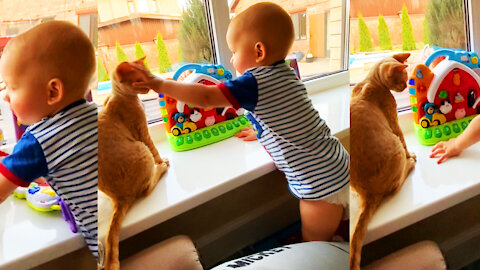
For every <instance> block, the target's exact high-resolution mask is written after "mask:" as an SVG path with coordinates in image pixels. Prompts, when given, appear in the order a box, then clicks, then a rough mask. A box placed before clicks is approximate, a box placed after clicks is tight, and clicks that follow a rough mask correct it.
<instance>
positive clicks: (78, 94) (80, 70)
mask: <svg viewBox="0 0 480 270" xmlns="http://www.w3.org/2000/svg"><path fill="white" fill-rule="evenodd" d="M94 71H95V54H94V49H93V46H92V43H91V42H90V40H89V39H88V37H87V36H86V35H85V34H84V33H83V32H82V30H81V29H80V28H78V27H76V26H75V25H73V24H71V23H68V22H63V21H52V22H47V23H42V24H40V25H38V26H36V27H34V28H32V29H30V30H28V31H26V32H24V33H22V34H20V35H18V36H16V37H14V38H13V39H11V40H10V41H9V42H8V44H7V46H6V47H5V50H4V52H3V55H2V58H1V59H0V74H1V77H2V79H3V81H4V82H5V84H6V85H7V92H6V95H5V100H6V101H8V102H9V103H10V107H11V109H12V110H13V112H14V113H15V114H16V115H17V117H18V120H19V121H20V122H21V123H22V124H27V125H29V124H33V123H36V122H38V121H40V120H41V119H42V118H44V117H48V116H53V115H55V114H56V113H57V112H59V111H60V110H61V109H63V108H64V107H66V106H67V105H69V104H70V103H72V102H74V101H76V100H79V99H82V98H84V97H85V94H86V91H87V90H88V84H89V82H90V79H91V78H92V75H93V73H94Z"/></svg>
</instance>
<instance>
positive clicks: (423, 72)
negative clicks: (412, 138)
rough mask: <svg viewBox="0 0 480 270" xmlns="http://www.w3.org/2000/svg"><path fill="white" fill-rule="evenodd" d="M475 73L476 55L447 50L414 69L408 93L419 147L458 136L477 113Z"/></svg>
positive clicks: (479, 81)
mask: <svg viewBox="0 0 480 270" xmlns="http://www.w3.org/2000/svg"><path fill="white" fill-rule="evenodd" d="M442 58H443V60H442ZM438 60H440V62H438ZM432 62H433V63H434V64H432V65H431V66H429V65H430V64H431V63H432ZM435 62H437V64H436V65H435ZM477 72H480V69H479V58H478V55H477V54H476V53H475V52H467V51H454V50H448V49H442V50H438V51H436V52H435V53H433V54H432V55H431V56H430V57H429V58H428V59H427V61H426V62H425V65H424V64H420V65H417V66H416V67H415V68H414V70H413V71H412V73H411V74H410V76H409V80H408V92H409V94H410V103H411V106H412V111H413V118H414V121H415V130H416V134H417V137H418V139H419V141H420V143H421V144H423V145H434V144H436V143H437V142H440V141H445V140H448V139H450V138H454V137H456V136H458V135H459V134H461V133H462V131H463V130H465V128H467V126H468V124H469V123H470V121H471V120H472V119H473V118H474V117H475V116H477V115H478V114H479V113H480V105H479V103H480V76H479V75H478V73H477Z"/></svg>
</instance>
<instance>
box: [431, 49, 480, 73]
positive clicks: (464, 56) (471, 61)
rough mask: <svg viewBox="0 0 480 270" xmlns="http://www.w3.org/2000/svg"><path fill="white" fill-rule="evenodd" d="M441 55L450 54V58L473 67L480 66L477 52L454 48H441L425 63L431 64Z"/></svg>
mask: <svg viewBox="0 0 480 270" xmlns="http://www.w3.org/2000/svg"><path fill="white" fill-rule="evenodd" d="M440 56H448V60H450V61H455V62H458V63H461V64H464V65H466V66H467V67H469V68H472V69H473V68H478V67H479V65H478V64H479V59H478V54H477V53H476V52H473V51H465V50H452V49H440V50H438V51H435V52H434V53H432V54H431V55H430V56H429V57H428V58H427V61H425V65H426V66H430V64H431V63H432V62H433V61H434V60H435V59H436V58H438V57H440Z"/></svg>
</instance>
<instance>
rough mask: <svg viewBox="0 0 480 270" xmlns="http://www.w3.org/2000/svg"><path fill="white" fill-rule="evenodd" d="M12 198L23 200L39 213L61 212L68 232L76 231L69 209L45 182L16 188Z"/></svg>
mask: <svg viewBox="0 0 480 270" xmlns="http://www.w3.org/2000/svg"><path fill="white" fill-rule="evenodd" d="M13 196H14V197H16V198H18V199H25V200H26V201H27V204H28V206H30V207H31V208H32V209H34V210H36V211H39V212H50V211H61V212H62V216H63V219H64V220H65V221H66V222H67V223H68V224H69V226H70V230H71V231H72V232H74V233H76V232H77V231H78V230H77V226H76V224H75V220H74V218H73V215H72V213H71V212H70V209H69V208H68V206H67V205H66V204H65V202H63V201H62V199H61V198H60V197H59V196H58V195H57V194H56V193H55V191H54V190H53V189H52V188H51V187H50V185H48V184H47V183H46V182H45V183H42V184H38V183H35V182H33V183H31V184H30V185H29V186H28V187H17V188H16V189H15V191H14V192H13Z"/></svg>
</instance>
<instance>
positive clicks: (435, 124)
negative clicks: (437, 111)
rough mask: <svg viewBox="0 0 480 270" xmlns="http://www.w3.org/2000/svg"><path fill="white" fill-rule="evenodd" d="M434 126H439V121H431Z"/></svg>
mask: <svg viewBox="0 0 480 270" xmlns="http://www.w3.org/2000/svg"><path fill="white" fill-rule="evenodd" d="M433 123H434V126H439V125H441V123H440V120H433Z"/></svg>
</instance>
